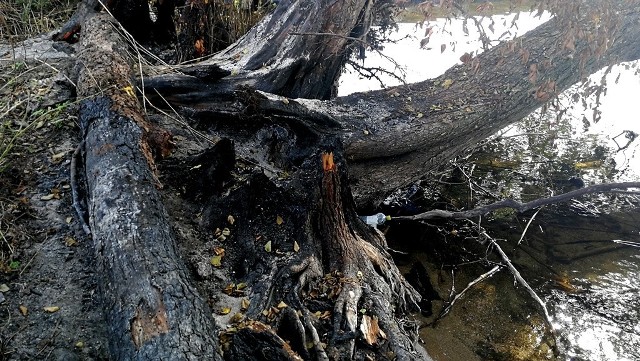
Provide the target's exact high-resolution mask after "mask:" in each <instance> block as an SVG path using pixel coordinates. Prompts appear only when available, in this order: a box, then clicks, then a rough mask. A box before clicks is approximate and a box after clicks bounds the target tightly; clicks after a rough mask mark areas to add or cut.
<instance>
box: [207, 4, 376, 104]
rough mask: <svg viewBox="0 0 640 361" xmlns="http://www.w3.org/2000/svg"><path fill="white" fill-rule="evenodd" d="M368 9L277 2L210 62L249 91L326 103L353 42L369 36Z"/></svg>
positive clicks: (349, 6)
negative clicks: (218, 65)
mask: <svg viewBox="0 0 640 361" xmlns="http://www.w3.org/2000/svg"><path fill="white" fill-rule="evenodd" d="M373 3H374V2H373V1H372V0H353V1H333V0H300V1H296V0H284V1H280V2H279V3H278V6H277V7H276V9H275V10H274V12H273V13H271V14H269V15H267V17H266V18H265V19H263V20H262V21H261V22H260V23H259V24H258V25H257V26H255V27H254V28H253V29H251V31H249V33H248V34H246V35H245V36H244V37H242V38H241V39H240V40H238V41H237V42H236V43H235V44H233V45H232V46H230V47H229V48H228V49H227V50H225V51H224V52H222V53H221V54H219V55H218V56H216V57H215V58H214V59H213V60H212V61H213V62H214V63H218V64H220V65H221V66H222V67H223V68H226V69H228V70H229V71H232V72H233V73H235V74H238V76H240V77H243V78H244V80H243V82H244V83H245V84H246V85H250V86H251V87H252V88H254V89H258V90H262V91H265V92H271V93H277V94H281V95H284V96H287V97H290V98H314V99H329V98H330V97H332V96H334V95H335V92H336V88H335V85H336V84H335V83H336V80H337V79H338V77H339V76H340V73H341V71H342V66H343V65H344V62H345V61H346V58H347V57H348V56H349V55H350V50H349V48H350V47H351V46H353V45H354V42H353V39H363V38H364V36H365V35H366V33H367V32H368V30H369V27H370V25H371V12H372V9H373ZM357 45H360V44H357Z"/></svg>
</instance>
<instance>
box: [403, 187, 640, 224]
mask: <svg viewBox="0 0 640 361" xmlns="http://www.w3.org/2000/svg"><path fill="white" fill-rule="evenodd" d="M628 188H640V182H622V183H605V184H595V185H592V186H589V187H585V188H581V189H577V190H575V191H571V192H567V193H563V194H559V195H557V196H552V197H548V198H539V199H536V200H533V201H531V202H526V203H520V202H517V201H514V200H513V199H505V200H502V201H499V202H495V203H492V204H489V205H486V206H482V207H478V208H474V209H471V210H467V211H460V212H451V211H446V210H442V209H434V210H431V211H428V212H424V213H419V214H416V215H413V216H400V217H393V218H392V219H393V220H411V221H417V220H426V219H435V218H444V219H470V218H474V217H478V216H483V215H485V214H488V213H491V212H494V211H497V210H499V209H503V208H512V209H515V210H516V211H518V212H520V213H522V212H525V211H528V210H530V209H534V208H538V207H542V206H544V205H547V204H553V203H560V202H564V201H567V200H570V199H573V198H576V197H580V196H583V195H586V194H592V193H604V192H610V191H613V190H617V189H628Z"/></svg>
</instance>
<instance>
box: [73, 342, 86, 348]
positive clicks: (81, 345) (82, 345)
mask: <svg viewBox="0 0 640 361" xmlns="http://www.w3.org/2000/svg"><path fill="white" fill-rule="evenodd" d="M75 346H76V347H77V348H83V347H84V342H82V341H78V342H76V345H75Z"/></svg>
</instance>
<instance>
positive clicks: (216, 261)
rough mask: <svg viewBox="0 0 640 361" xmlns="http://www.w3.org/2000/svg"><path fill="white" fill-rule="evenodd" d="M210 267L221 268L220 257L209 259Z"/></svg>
mask: <svg viewBox="0 0 640 361" xmlns="http://www.w3.org/2000/svg"><path fill="white" fill-rule="evenodd" d="M211 265H212V266H213V267H222V256H213V257H211Z"/></svg>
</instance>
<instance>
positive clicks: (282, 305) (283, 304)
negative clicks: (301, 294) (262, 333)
mask: <svg viewBox="0 0 640 361" xmlns="http://www.w3.org/2000/svg"><path fill="white" fill-rule="evenodd" d="M276 307H278V308H279V309H283V308H287V307H289V305H287V304H286V303H284V301H280V303H278V306H276Z"/></svg>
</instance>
